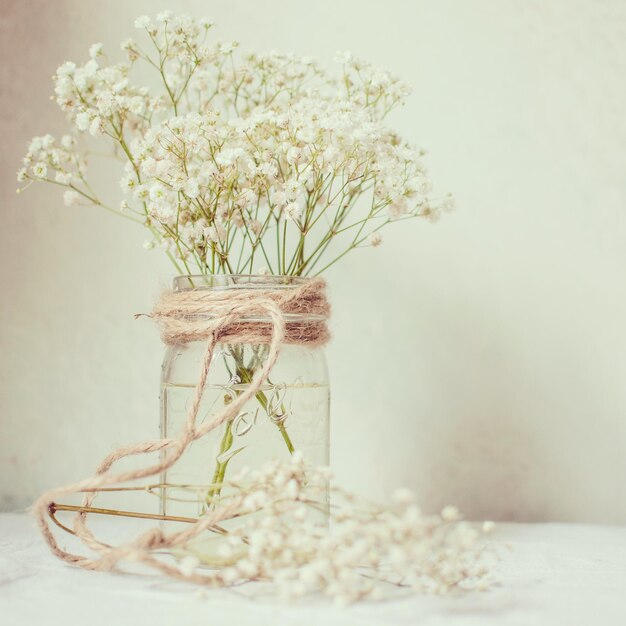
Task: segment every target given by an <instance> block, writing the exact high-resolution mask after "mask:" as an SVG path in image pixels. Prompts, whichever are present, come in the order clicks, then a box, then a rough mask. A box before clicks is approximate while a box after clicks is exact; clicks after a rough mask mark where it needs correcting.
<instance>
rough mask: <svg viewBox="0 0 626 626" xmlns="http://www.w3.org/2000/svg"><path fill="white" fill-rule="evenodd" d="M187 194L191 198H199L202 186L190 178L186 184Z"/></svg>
mask: <svg viewBox="0 0 626 626" xmlns="http://www.w3.org/2000/svg"><path fill="white" fill-rule="evenodd" d="M185 194H186V195H187V196H189V197H190V198H197V197H198V196H199V195H200V186H199V185H198V181H197V180H196V179H195V178H190V179H189V180H187V183H186V184H185Z"/></svg>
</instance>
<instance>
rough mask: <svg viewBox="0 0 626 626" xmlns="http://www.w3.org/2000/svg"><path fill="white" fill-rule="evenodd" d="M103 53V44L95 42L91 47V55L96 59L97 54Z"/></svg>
mask: <svg viewBox="0 0 626 626" xmlns="http://www.w3.org/2000/svg"><path fill="white" fill-rule="evenodd" d="M101 54H102V44H101V43H94V44H92V45H91V46H90V48H89V57H90V58H92V59H95V58H96V57H97V56H99V55H101Z"/></svg>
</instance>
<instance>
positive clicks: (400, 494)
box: [392, 488, 415, 504]
mask: <svg viewBox="0 0 626 626" xmlns="http://www.w3.org/2000/svg"><path fill="white" fill-rule="evenodd" d="M392 498H393V501H394V502H396V503H398V504H412V503H413V502H415V494H414V493H413V492H412V491H411V490H410V489H406V488H398V489H396V490H395V491H394V492H393V494H392Z"/></svg>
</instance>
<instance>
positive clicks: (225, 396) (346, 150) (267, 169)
mask: <svg viewBox="0 0 626 626" xmlns="http://www.w3.org/2000/svg"><path fill="white" fill-rule="evenodd" d="M135 26H136V28H137V29H139V31H140V32H141V35H142V42H141V43H137V42H136V41H134V40H132V39H128V40H127V41H125V42H123V43H122V45H121V48H122V51H123V52H124V54H125V56H126V59H125V60H124V61H122V62H119V63H110V62H109V61H108V59H107V57H106V55H105V52H104V50H103V47H102V46H101V45H100V44H95V45H93V46H92V47H91V48H90V51H89V57H90V58H89V60H88V61H87V62H86V63H85V64H84V65H81V66H77V65H76V64H74V63H65V64H64V65H62V66H61V67H60V68H59V69H58V70H57V72H56V76H55V79H54V81H55V96H56V101H57V103H58V105H59V106H60V107H61V109H62V110H63V111H64V112H65V113H66V114H67V117H68V120H69V121H70V123H71V124H72V126H73V129H72V132H71V133H69V134H67V135H65V136H63V137H62V138H61V139H60V141H57V140H56V139H55V138H53V137H52V136H50V135H44V136H40V137H35V138H34V139H33V140H32V141H31V144H30V147H29V149H28V152H27V154H26V156H25V158H24V164H23V165H24V166H23V168H22V169H21V170H20V171H19V172H18V180H19V181H21V182H23V183H25V184H24V185H23V186H22V189H25V188H26V187H28V186H30V185H31V184H33V183H38V182H45V183H50V184H52V185H56V186H59V187H61V188H62V189H63V190H64V192H63V199H64V201H65V203H66V204H67V205H69V206H74V205H77V206H82V205H94V206H98V207H101V208H103V209H106V210H107V211H110V212H112V213H114V214H116V215H119V216H120V217H123V218H124V219H127V220H130V221H133V222H137V223H138V224H140V225H142V226H144V227H145V228H146V229H147V232H148V237H147V239H146V241H145V244H144V246H145V247H146V248H147V249H152V248H160V249H161V250H162V251H163V252H164V253H165V254H166V255H167V256H168V257H169V259H170V260H171V262H172V264H173V265H174V267H175V269H176V272H177V273H178V274H179V276H178V277H177V278H176V279H175V283H174V289H173V291H171V292H168V293H166V294H163V296H162V298H161V300H160V301H159V302H158V303H157V305H156V307H155V309H154V310H153V312H152V313H151V317H152V318H153V319H154V320H155V321H156V322H157V323H158V324H159V326H160V328H161V331H162V337H163V340H164V342H165V343H166V345H167V346H168V348H167V352H166V358H165V361H164V364H163V375H162V391H161V400H162V416H161V437H160V438H159V439H158V440H154V441H147V442H142V443H141V444H138V445H136V446H128V447H125V448H123V449H120V450H117V451H115V452H114V453H112V454H111V455H110V456H109V457H107V459H105V460H104V461H103V462H102V464H101V465H100V466H99V467H98V470H97V473H96V475H95V476H94V477H92V478H91V479H87V480H86V481H81V482H80V483H77V484H75V485H71V486H68V487H65V488H61V489H59V490H54V491H52V492H50V493H49V494H45V495H44V496H42V498H41V499H40V501H39V502H38V504H37V505H36V510H37V511H38V513H39V519H40V524H41V526H42V530H43V531H44V534H45V536H46V538H47V540H48V542H49V543H50V545H51V547H52V548H53V550H54V551H55V552H56V553H57V554H58V555H59V556H61V557H62V558H65V559H67V560H71V561H73V562H75V563H77V564H79V565H82V566H84V567H88V568H107V567H113V566H114V565H115V564H117V563H118V562H120V561H121V560H124V559H128V558H133V559H135V560H139V561H141V562H143V563H145V564H147V565H150V566H153V567H155V568H157V569H160V570H162V571H164V572H166V573H168V574H170V575H172V576H176V577H179V578H184V579H187V580H192V581H196V582H199V583H202V584H209V585H228V584H233V583H236V582H238V581H240V580H256V579H260V580H268V579H269V580H271V581H273V582H274V583H275V584H276V585H277V588H278V590H279V591H280V593H281V594H282V595H285V596H297V595H303V594H305V593H308V592H311V591H316V590H322V591H324V592H326V593H328V594H329V595H331V596H333V597H335V598H337V599H338V600H340V601H342V602H350V601H353V600H356V599H359V598H362V597H375V596H376V595H377V594H380V593H381V589H383V588H385V586H387V585H389V584H392V585H393V586H400V587H409V588H415V589H428V590H435V591H442V590H447V589H451V588H457V587H461V586H463V585H466V586H471V585H478V586H480V585H482V584H484V583H485V576H484V575H485V571H484V569H483V568H482V566H481V565H480V564H479V559H478V558H477V555H478V554H479V553H480V552H481V548H480V547H477V546H478V544H477V543H476V539H477V536H478V533H477V531H476V530H475V529H474V528H472V527H471V526H470V525H468V524H466V523H458V512H457V511H456V510H455V509H454V508H451V507H449V508H447V509H446V510H445V511H444V512H443V514H442V516H436V517H434V518H433V517H427V516H423V515H422V514H421V513H420V512H419V509H418V508H417V507H416V505H415V504H414V502H413V497H412V495H411V494H409V493H408V492H406V491H403V490H400V491H399V492H398V493H397V494H396V496H395V504H394V505H393V506H392V507H391V508H387V509H383V508H380V507H377V506H375V505H371V504H369V503H367V504H365V503H359V502H358V501H357V500H355V497H354V496H352V495H351V494H347V493H345V492H343V491H341V490H339V489H337V488H336V487H333V488H332V489H331V488H330V487H329V482H328V481H329V478H330V474H329V471H328V469H327V468H326V466H327V465H328V460H329V459H328V455H329V452H328V450H329V443H328V441H329V436H328V432H329V418H328V406H329V385H328V374H327V368H326V363H325V360H324V357H323V350H322V348H323V345H324V344H325V343H326V341H327V340H328V338H329V334H328V330H327V328H326V320H327V318H328V314H329V306H328V302H327V300H326V296H325V283H324V280H323V279H322V278H320V274H323V273H324V272H325V271H326V270H327V269H328V268H330V267H331V266H333V265H334V264H335V263H337V262H338V261H339V260H340V259H342V258H343V257H344V256H345V255H346V254H348V253H349V252H351V251H352V250H355V249H357V248H363V247H372V246H378V245H379V244H380V243H381V241H382V239H381V234H380V231H381V229H382V228H383V227H385V226H387V225H389V224H391V223H394V222H399V221H403V220H406V219H410V218H415V217H423V218H427V219H429V220H433V219H436V218H437V217H438V215H439V214H440V212H441V211H442V210H446V209H448V208H450V207H451V204H452V201H451V198H450V197H449V196H444V197H441V198H434V197H431V196H430V195H429V194H430V190H431V184H430V181H429V179H428V177H427V174H426V170H425V168H424V165H423V163H422V158H423V152H422V151H420V150H416V149H415V148H413V147H412V146H411V145H410V144H409V143H407V142H406V141H405V140H403V139H402V138H401V137H400V136H398V135H397V134H396V133H395V132H393V131H392V130H391V129H390V128H389V127H388V126H387V124H386V122H385V119H386V117H387V115H388V114H389V112H390V111H392V110H393V109H394V108H395V107H397V106H399V105H401V104H403V102H404V100H405V98H406V97H407V95H408V94H409V92H410V90H409V88H408V86H407V85H406V84H405V83H403V82H402V81H400V80H399V79H398V78H396V77H394V76H393V75H392V74H390V73H389V72H387V71H385V70H382V69H380V68H377V67H374V66H372V65H370V64H368V63H365V62H364V61H362V60H360V59H357V58H355V57H354V56H352V55H351V54H341V55H338V57H337V59H336V60H337V62H338V69H337V71H336V72H334V73H329V72H328V71H326V70H325V69H324V68H322V67H321V66H320V65H319V64H318V63H316V62H315V61H313V60H311V59H307V58H300V57H296V56H294V55H284V54H278V53H270V54H243V53H240V51H239V49H238V45H237V44H236V43H235V42H222V41H216V40H214V39H213V38H212V37H211V34H212V24H211V23H210V22H209V21H207V20H204V19H201V20H194V19H191V18H189V17H186V16H174V15H173V14H172V13H170V12H164V13H161V14H159V15H158V16H157V18H156V21H155V22H153V21H152V20H151V19H150V18H148V17H146V16H143V17H140V18H138V19H137V20H136V22H135ZM96 143H100V144H102V143H104V144H105V145H106V146H107V151H108V153H109V154H111V155H112V156H114V157H115V158H117V159H119V161H120V176H121V179H120V185H121V188H122V192H123V196H124V198H123V200H122V201H121V202H120V203H111V202H109V200H108V199H105V198H104V197H103V196H102V195H101V193H100V192H99V191H98V190H97V189H96V188H95V187H96V185H95V184H94V181H93V179H92V177H91V175H90V174H89V172H88V169H87V166H88V162H90V161H91V160H92V159H93V157H94V155H95V151H94V146H95V144H96ZM100 151H101V148H100ZM151 453H156V454H158V455H159V460H158V461H157V462H154V463H152V464H151V465H149V466H148V467H143V468H140V469H137V470H134V471H127V472H118V473H117V474H116V473H113V470H112V468H113V466H114V465H116V464H117V462H118V461H119V460H121V459H122V458H125V457H127V456H131V455H143V454H151ZM146 477H157V480H154V481H153V482H151V483H150V484H148V485H145V484H143V485H140V486H138V487H137V486H135V487H125V489H137V490H141V491H142V492H147V493H149V494H150V495H155V496H157V498H158V501H159V502H160V510H159V512H158V513H154V514H142V515H140V514H134V516H140V517H148V518H150V519H159V520H161V521H163V522H165V523H166V525H165V526H161V527H159V528H155V529H152V530H150V531H148V532H147V533H144V534H142V535H140V537H139V538H137V539H136V540H134V541H131V542H129V543H127V544H123V545H121V546H118V547H116V548H112V547H111V546H106V544H103V543H101V542H98V541H97V540H96V539H95V537H94V536H93V534H92V533H91V531H89V529H88V528H87V526H86V521H85V520H86V518H87V515H88V514H89V513H94V512H96V513H97V512H98V511H99V510H98V509H96V508H95V507H94V506H93V499H94V498H95V495H96V493H98V492H100V491H102V490H103V489H115V488H119V489H124V488H123V487H119V485H121V484H124V483H131V484H133V485H134V484H135V482H136V481H137V480H139V479H143V478H146ZM113 486H118V487H113ZM76 492H80V493H83V494H85V495H84V497H83V501H82V503H81V504H80V505H77V506H72V505H62V504H60V502H59V499H60V498H61V497H64V496H66V495H68V494H70V493H76ZM331 493H332V495H333V498H332V502H329V494H331ZM340 500H341V501H343V503H344V504H343V505H338V504H337V503H338V502H339V501H340ZM63 510H69V511H75V512H76V513H77V516H76V520H75V523H74V530H73V532H74V533H75V534H76V535H77V536H78V537H79V538H80V539H82V540H83V542H84V543H86V544H87V545H88V546H89V547H90V548H92V549H95V550H96V553H97V557H96V558H88V557H82V556H77V555H75V554H71V553H68V552H66V551H64V550H63V549H61V548H60V547H59V545H58V543H57V542H56V540H55V538H54V536H53V534H52V532H51V531H50V529H49V527H48V524H47V522H48V520H47V519H44V518H45V515H44V513H46V514H49V515H50V516H52V518H53V520H54V521H56V522H57V523H58V524H59V525H61V526H63V524H61V522H59V520H58V519H57V517H56V516H57V514H58V512H59V511H63ZM100 511H101V510H100ZM118 513H120V512H119V511H118ZM122 513H123V512H122ZM127 513H129V514H130V515H133V514H131V513H130V512H127ZM329 516H330V517H331V519H332V525H331V530H330V531H329V529H328V525H327V521H328V517H329ZM172 524H179V525H181V524H182V525H183V526H185V525H186V526H185V529H184V530H179V529H177V530H173V529H171V528H170V526H171V525H172ZM105 546H106V547H105ZM157 551H161V552H162V551H167V553H168V554H174V555H177V556H178V557H179V560H178V562H174V563H172V562H168V561H164V560H162V559H158V558H157V557H156V556H155V552H157ZM181 557H182V558H181ZM200 565H208V566H210V567H211V569H210V570H208V571H207V570H202V569H198V567H197V566H200Z"/></svg>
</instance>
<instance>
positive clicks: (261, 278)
mask: <svg viewBox="0 0 626 626" xmlns="http://www.w3.org/2000/svg"><path fill="white" fill-rule="evenodd" d="M310 280H311V279H309V278H303V277H301V276H281V275H279V276H274V275H269V276H266V275H262V274H198V275H191V276H187V275H182V276H177V277H176V278H174V281H173V288H174V291H175V292H181V291H190V290H192V289H193V290H203V289H208V290H226V291H228V290H240V289H246V290H256V289H271V290H274V289H276V290H279V289H280V290H282V289H296V288H297V287H301V286H302V285H305V284H306V283H307V282H309V281H310Z"/></svg>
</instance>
